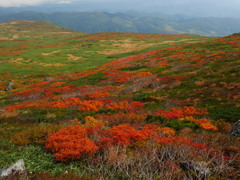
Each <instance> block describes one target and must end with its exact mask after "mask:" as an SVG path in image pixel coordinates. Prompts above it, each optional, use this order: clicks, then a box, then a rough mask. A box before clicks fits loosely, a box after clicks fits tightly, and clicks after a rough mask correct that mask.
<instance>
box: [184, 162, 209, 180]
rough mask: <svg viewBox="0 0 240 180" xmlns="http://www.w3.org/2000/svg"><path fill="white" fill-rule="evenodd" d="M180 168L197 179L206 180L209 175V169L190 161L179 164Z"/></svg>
mask: <svg viewBox="0 0 240 180" xmlns="http://www.w3.org/2000/svg"><path fill="white" fill-rule="evenodd" d="M180 168H181V169H182V170H184V171H192V172H194V173H195V175H196V176H197V178H200V179H206V178H207V177H208V176H209V175H210V172H211V171H210V169H209V168H208V167H206V166H204V165H202V164H198V163H195V162H191V161H183V162H180Z"/></svg>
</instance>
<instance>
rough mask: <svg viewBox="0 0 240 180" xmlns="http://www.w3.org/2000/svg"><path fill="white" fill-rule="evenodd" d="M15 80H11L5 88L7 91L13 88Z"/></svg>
mask: <svg viewBox="0 0 240 180" xmlns="http://www.w3.org/2000/svg"><path fill="white" fill-rule="evenodd" d="M14 84H15V83H14V81H11V82H10V83H9V84H8V87H7V88H6V89H5V91H10V90H12V89H13V85H14Z"/></svg>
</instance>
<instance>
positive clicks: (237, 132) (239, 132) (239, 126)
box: [228, 119, 240, 137]
mask: <svg viewBox="0 0 240 180" xmlns="http://www.w3.org/2000/svg"><path fill="white" fill-rule="evenodd" d="M228 135H229V136H235V137H240V119H239V120H238V121H237V122H235V123H234V124H233V127H232V129H231V131H230V132H228Z"/></svg>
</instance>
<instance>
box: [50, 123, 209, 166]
mask: <svg viewBox="0 0 240 180" xmlns="http://www.w3.org/2000/svg"><path fill="white" fill-rule="evenodd" d="M174 135H175V131H174V130H173V129H172V128H167V127H165V128H160V127H159V126H157V125H146V126H144V127H143V128H140V127H138V126H131V125H130V124H120V125H117V126H113V127H112V128H109V129H105V128H103V127H102V125H100V124H99V125H98V126H93V127H91V126H88V127H87V126H85V127H83V126H80V125H76V126H70V127H68V128H64V129H61V130H60V131H58V132H56V133H54V134H52V135H50V136H49V138H48V139H47V141H46V148H47V149H48V150H49V151H51V152H53V153H54V155H55V157H56V159H57V160H59V161H63V162H64V161H68V160H73V159H79V158H81V157H82V155H84V154H88V155H91V154H94V153H96V152H97V151H98V150H101V149H102V150H104V149H106V148H109V147H111V146H129V145H131V144H133V143H135V142H137V141H149V140H151V141H155V142H157V143H160V144H168V143H185V144H186V145H189V146H191V147H194V148H201V149H205V148H207V145H204V144H200V143H195V142H193V141H191V140H187V139H184V138H182V137H173V136H174Z"/></svg>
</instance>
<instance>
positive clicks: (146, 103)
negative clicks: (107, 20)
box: [0, 22, 240, 179]
mask: <svg viewBox="0 0 240 180" xmlns="http://www.w3.org/2000/svg"><path fill="white" fill-rule="evenodd" d="M29 23H30V22H29ZM35 23H39V22H35ZM41 23H42V22H41ZM43 24H44V23H43ZM45 25H46V24H45ZM52 30H53V29H52ZM21 32H22V31H20V34H21ZM49 32H50V33H46V34H45V33H43V35H42V33H41V32H40V31H39V32H38V33H37V32H35V31H32V32H31V31H30V32H29V34H28V35H29V37H28V35H27V32H25V31H24V32H22V33H24V37H25V39H21V38H20V39H18V37H15V38H16V39H15V38H11V40H10V39H8V40H2V41H1V45H2V46H4V48H5V49H4V51H1V53H2V54H3V53H6V52H11V53H13V52H18V51H16V49H14V48H13V47H15V46H16V43H19V44H18V46H19V45H20V44H21V45H23V43H28V45H29V46H28V47H27V48H23V49H24V50H25V51H27V50H28V51H29V52H28V53H29V54H27V55H28V56H27V55H26V54H25V53H24V52H21V53H19V54H18V55H17V57H18V58H26V57H27V58H34V60H35V58H36V59H38V58H40V57H41V56H44V57H45V58H42V59H40V60H39V61H38V63H39V64H40V63H42V62H44V59H48V56H49V55H52V54H57V56H56V57H55V58H56V60H55V61H53V59H51V58H50V59H49V62H48V63H50V62H51V63H52V64H51V65H56V64H57V63H59V62H64V61H67V60H66V57H69V54H70V53H69V51H72V50H69V48H74V50H73V51H72V52H71V54H73V53H76V54H77V53H78V52H79V51H81V55H82V56H83V55H86V56H87V57H88V59H87V60H85V61H82V60H76V59H75V57H76V54H74V55H71V56H70V57H69V58H71V60H72V61H76V62H75V64H74V66H77V67H78V68H79V70H78V71H76V69H74V68H73V69H70V70H69V72H68V73H67V72H66V71H65V72H64V66H67V68H69V67H71V66H70V65H67V63H66V65H64V66H57V67H58V68H56V69H57V70H56V71H55V72H52V74H51V78H49V77H48V78H45V80H43V77H44V76H45V75H46V74H44V71H43V70H44V69H45V68H46V69H47V70H49V69H48V68H47V67H48V66H43V67H41V66H39V65H38V66H39V67H38V68H39V69H38V68H36V67H37V66H36V65H35V66H34V68H33V69H34V70H33V72H32V74H31V73H29V72H28V71H26V69H27V68H29V67H25V64H24V63H23V61H20V62H21V63H20V64H19V61H17V62H18V64H17V62H16V61H15V62H12V64H14V63H16V64H17V66H9V67H12V69H10V68H8V67H7V63H9V62H6V61H4V60H3V62H2V63H3V64H4V65H5V66H6V67H7V68H6V69H7V70H8V71H9V72H4V73H2V74H1V78H2V79H3V80H4V79H6V78H8V77H9V76H10V75H14V76H15V77H17V78H15V79H14V80H15V81H16V82H15V83H19V84H18V87H16V88H15V89H12V90H10V91H4V92H1V94H0V95H1V98H0V112H1V113H0V135H1V136H0V168H2V167H3V166H5V165H9V164H12V163H13V162H15V161H16V160H18V159H19V158H21V159H24V161H25V164H26V169H27V172H29V173H28V174H27V175H28V176H29V179H35V178H36V177H37V178H42V179H66V178H68V179H83V178H86V179H112V178H113V179H116V178H117V179H123V178H124V179H138V178H139V175H141V178H143V179H154V178H156V179H189V178H190V179H199V178H200V179H202V178H204V179H205V178H209V179H211V178H212V179H220V178H225V179H233V178H235V177H238V174H239V171H238V169H239V165H240V164H239V162H240V161H239V159H240V148H239V147H240V141H239V137H230V136H229V135H227V133H228V132H229V131H230V129H231V127H232V124H233V123H234V122H236V121H237V120H238V119H239V112H240V106H239V104H240V94H239V92H240V91H239V90H240V89H239V88H240V78H239V77H240V74H239V68H240V67H239V66H240V61H239V59H240V58H239V55H240V51H239V46H240V43H239V42H240V34H239V33H238V34H233V35H231V36H227V37H223V38H203V37H199V36H190V35H188V36H187V35H160V34H134V33H98V34H82V33H78V32H70V33H62V32H61V31H60V32H58V33H57V32H55V33H52V31H51V30H50V31H49ZM32 34H33V35H34V36H32ZM9 37H14V35H13V34H9ZM32 38H33V41H31V39H32ZM41 39H43V40H41ZM35 42H36V44H35ZM53 42H54V43H53ZM56 42H57V43H56ZM64 43H66V44H64ZM39 44H40V45H41V46H40V45H39ZM39 46H40V47H39ZM12 48H13V49H12ZM55 48H57V49H55ZM6 49H7V50H9V49H10V50H12V51H6ZM43 50H44V51H43ZM46 50H48V51H46ZM60 50H61V52H60ZM19 51H20V50H19ZM55 51H59V52H55ZM30 52H32V54H31V53H30ZM11 53H7V54H5V55H4V58H5V59H6V58H8V61H10V62H11V61H12V58H16V54H11ZM41 53H47V54H43V55H42V54H41ZM49 53H50V54H49ZM58 53H59V54H58ZM36 54H38V56H36ZM39 54H40V55H39ZM89 54H90V55H89ZM96 54H97V55H98V54H103V55H102V56H101V58H103V59H102V61H101V62H100V63H99V64H98V61H99V59H97V60H96V61H94V60H95V59H96V57H97V56H95V55H96ZM78 55H79V54H78ZM37 57H38V58H37ZM60 57H65V58H63V60H62V61H61V58H60ZM67 59H68V58H67ZM74 59H75V60H74ZM100 60H101V59H100ZM84 62H90V64H84ZM38 63H36V64H38ZM45 63H46V62H45ZM12 64H11V65H12ZM40 65H41V64H40ZM58 65H59V64H58ZM31 66H32V64H31ZM81 66H84V67H81ZM1 68H2V66H1ZM21 68H22V69H21ZM25 68H26V69H25ZM81 68H82V69H81ZM52 69H53V67H52ZM54 69H55V67H54ZM23 72H24V73H25V75H26V76H27V77H26V76H25V77H24V76H19V75H20V74H21V73H23ZM61 72H64V73H61ZM34 73H37V74H36V75H34ZM48 75H50V74H48ZM39 77H40V78H39ZM45 77H46V76H45ZM231 134H232V133H231ZM233 135H234V134H232V135H231V136H233ZM234 136H236V135H234ZM195 167H201V168H203V169H205V170H206V171H205V172H206V173H204V174H202V173H201V172H199V171H194V169H195ZM223 167H224V168H223ZM189 171H190V172H189ZM210 171H211V173H209V172H210ZM30 172H31V173H30ZM15 176H16V175H15ZM19 176H21V174H20V175H19ZM24 177H26V176H24ZM16 178H18V177H16Z"/></svg>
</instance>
